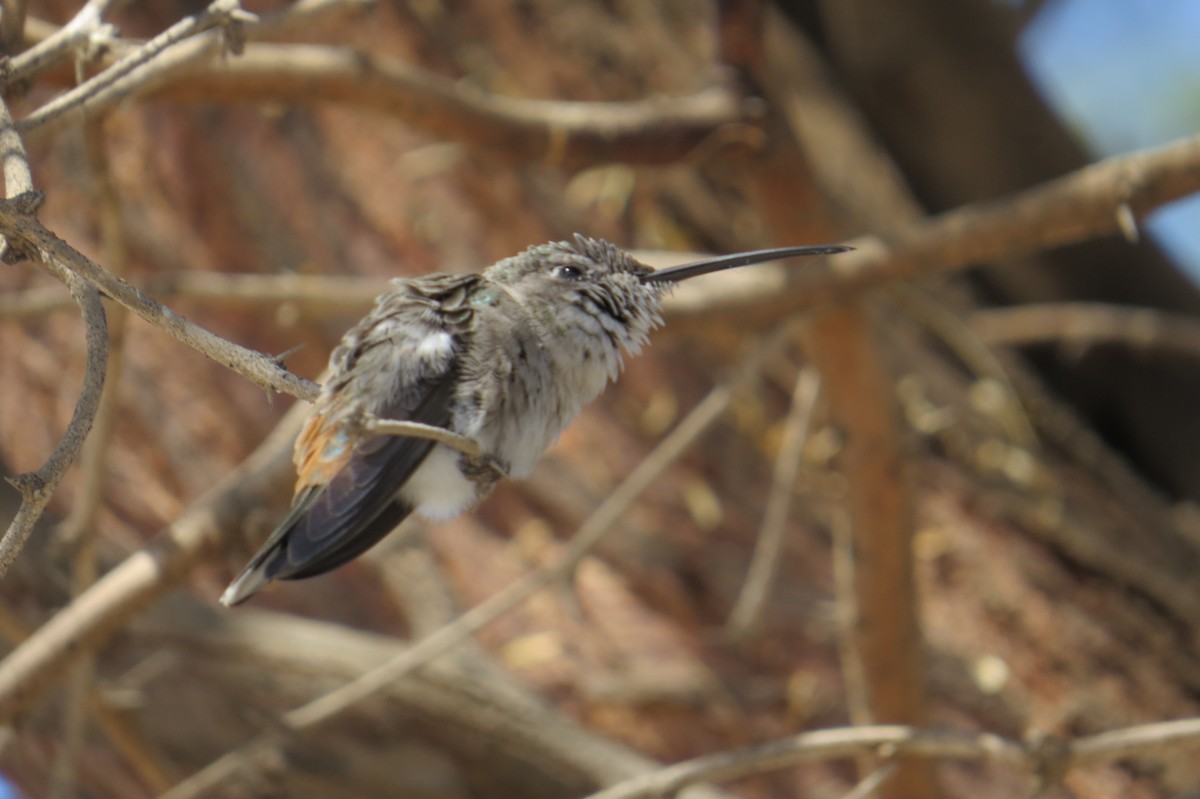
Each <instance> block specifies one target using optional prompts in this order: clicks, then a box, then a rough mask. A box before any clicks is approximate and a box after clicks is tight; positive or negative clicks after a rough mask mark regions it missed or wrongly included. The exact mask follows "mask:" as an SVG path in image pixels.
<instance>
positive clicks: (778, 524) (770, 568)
mask: <svg viewBox="0 0 1200 799" xmlns="http://www.w3.org/2000/svg"><path fill="white" fill-rule="evenodd" d="M820 386H821V379H820V378H819V377H818V376H817V374H816V373H815V372H813V371H812V370H810V369H803V370H801V371H800V374H799V375H798V376H797V377H796V386H795V388H794V390H793V391H792V405H791V409H790V410H789V412H788V416H787V420H786V421H785V422H784V428H783V441H782V443H781V444H780V446H779V454H778V455H777V456H776V457H775V469H774V472H773V473H772V475H771V493H770V494H769V495H768V496H767V506H766V510H765V511H763V520H762V526H761V527H760V528H759V531H758V543H757V544H756V545H755V547H754V557H753V559H752V560H751V561H750V569H749V570H748V572H747V574H746V582H745V584H744V585H743V586H742V592H741V594H739V595H738V598H737V602H735V603H734V606H733V611H732V612H730V614H729V621H728V622H727V624H726V629H727V631H728V632H729V634H730V635H732V636H734V637H735V638H736V637H743V636H746V635H748V634H749V633H750V632H751V631H752V630H753V628H754V626H755V624H757V623H758V621H759V616H760V614H761V612H762V607H763V603H764V602H766V600H767V596H768V594H769V592H770V590H771V586H772V584H773V583H774V580H775V574H776V572H777V571H778V567H779V556H780V553H781V551H782V550H783V543H784V531H785V530H786V528H787V518H788V511H789V509H790V507H791V500H792V492H793V491H794V490H795V485H796V475H797V474H799V472H800V461H801V458H802V456H803V454H804V442H805V441H806V440H807V439H808V430H809V426H810V424H811V423H812V415H813V409H814V408H816V405H817V395H818V392H819V391H820Z"/></svg>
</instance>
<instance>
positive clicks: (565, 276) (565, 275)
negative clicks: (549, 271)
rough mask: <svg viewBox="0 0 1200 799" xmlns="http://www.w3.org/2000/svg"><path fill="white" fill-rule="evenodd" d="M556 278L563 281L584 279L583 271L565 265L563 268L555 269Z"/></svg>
mask: <svg viewBox="0 0 1200 799" xmlns="http://www.w3.org/2000/svg"><path fill="white" fill-rule="evenodd" d="M554 276H555V277H557V278H560V279H561V280H578V279H579V278H581V277H583V270H582V269H580V268H579V267H578V266H572V265H571V264H563V265H562V266H556V267H554Z"/></svg>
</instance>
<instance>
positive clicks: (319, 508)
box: [222, 275, 477, 604]
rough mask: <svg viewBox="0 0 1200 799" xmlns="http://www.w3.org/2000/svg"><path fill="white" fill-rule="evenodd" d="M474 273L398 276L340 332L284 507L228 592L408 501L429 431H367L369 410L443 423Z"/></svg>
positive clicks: (281, 575)
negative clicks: (423, 434) (405, 491)
mask: <svg viewBox="0 0 1200 799" xmlns="http://www.w3.org/2000/svg"><path fill="white" fill-rule="evenodd" d="M475 279H477V278H476V276H474V275H470V276H456V277H448V276H443V277H439V278H437V279H424V280H421V281H405V282H400V283H398V284H397V288H396V290H395V291H393V292H391V293H389V294H387V295H384V296H383V297H381V298H380V300H379V302H378V303H377V305H376V307H375V309H374V310H373V311H372V312H371V313H370V314H369V315H368V316H367V317H365V318H364V319H363V320H362V321H361V322H360V323H359V324H358V325H356V326H355V327H354V328H353V329H352V330H351V331H349V332H348V333H347V334H346V336H345V337H344V338H343V339H342V342H341V344H340V345H339V346H338V348H337V349H336V350H335V351H334V353H333V355H332V356H331V358H330V369H329V372H328V374H327V376H326V379H325V382H324V385H323V387H322V392H321V396H320V397H319V398H318V400H317V403H316V407H315V408H314V409H313V413H312V415H311V416H310V417H309V419H308V420H307V421H306V423H305V426H304V428H303V429H302V430H301V433H300V436H299V437H298V438H297V441H296V451H295V461H296V465H297V471H298V478H297V483H296V498H295V500H294V503H293V505H292V509H291V511H290V512H289V513H288V515H287V517H286V518H285V519H284V520H283V522H281V523H280V525H279V527H277V528H276V529H275V531H274V532H273V533H272V534H271V536H270V538H268V540H267V542H266V543H265V544H264V545H263V547H262V548H261V549H260V550H259V552H258V554H256V555H255V556H254V558H253V559H251V561H250V563H249V564H248V565H247V566H246V568H245V569H244V570H243V571H242V574H241V575H240V576H239V577H238V579H237V580H235V581H234V583H233V584H232V585H230V587H229V589H228V590H227V591H226V593H225V596H223V597H222V601H223V602H225V603H226V604H236V603H237V602H240V601H242V600H244V599H246V598H248V597H249V596H251V595H252V594H253V593H255V592H256V591H257V590H259V589H260V588H261V587H262V586H264V585H266V583H267V582H269V581H270V580H273V579H284V580H286V579H298V578H301V577H311V576H314V575H317V574H321V573H323V572H326V571H329V570H330V569H333V568H336V567H337V566H340V565H342V564H343V563H345V562H346V561H348V560H350V559H352V558H354V557H356V556H357V555H359V554H361V553H362V552H364V551H366V550H367V549H368V548H370V547H371V546H372V545H374V544H375V543H376V542H377V541H379V540H380V539H381V538H383V536H385V535H387V533H388V532H389V531H391V530H392V529H393V528H394V527H395V526H396V525H397V524H399V523H400V521H402V520H403V519H404V517H405V516H407V515H408V514H409V512H411V510H412V509H411V508H409V507H407V506H405V505H404V504H403V503H402V502H400V501H399V500H397V492H398V491H399V490H400V488H401V487H402V486H403V485H404V483H405V482H406V481H407V480H408V479H409V478H410V477H411V476H412V474H413V472H414V471H416V469H417V468H418V467H419V466H420V465H421V462H422V461H423V460H424V459H425V456H426V455H428V454H429V451H430V449H432V448H433V446H434V444H433V442H431V441H429V440H427V439H420V438H409V437H403V436H390V435H372V434H367V433H364V432H363V431H362V421H363V418H364V416H365V415H368V414H369V415H374V416H376V417H378V418H381V419H397V420H405V421H414V422H420V423H422V424H428V425H434V426H437V427H446V426H447V425H449V423H450V421H451V420H450V414H451V406H452V401H453V397H454V392H455V388H456V386H457V367H458V361H459V357H460V353H459V352H458V341H460V339H461V332H462V331H461V329H460V328H461V326H462V325H464V324H465V323H466V320H467V318H468V317H467V315H466V314H465V313H462V311H463V309H465V308H467V306H466V296H467V290H468V289H469V288H470V285H471V284H472V283H473V282H474V280H475Z"/></svg>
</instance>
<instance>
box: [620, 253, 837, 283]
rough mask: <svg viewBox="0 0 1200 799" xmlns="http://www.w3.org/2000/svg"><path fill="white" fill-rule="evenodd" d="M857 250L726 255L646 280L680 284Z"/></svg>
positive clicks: (661, 271)
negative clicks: (758, 266) (710, 275)
mask: <svg viewBox="0 0 1200 799" xmlns="http://www.w3.org/2000/svg"><path fill="white" fill-rule="evenodd" d="M853 249H854V248H853V247H846V246H844V245H841V244H818V245H815V246H810V247H776V248H774V249H771V250H752V251H751V252H736V253H734V254H733V255H722V256H720V257H718V258H708V259H706V260H703V261H695V262H694V263H690V264H683V265H682V266H671V267H668V268H666V269H659V270H656V271H654V272H651V273H649V274H647V275H643V276H642V282H643V283H678V282H679V281H681V280H687V279H688V278H690V277H697V276H699V275H707V274H708V273H709V272H720V271H721V270H722V269H734V268H736V267H739V266H749V265H750V264H760V263H762V262H763V261H778V260H780V259H783V258H799V257H802V256H810V257H811V256H814V255H835V254H837V253H839V252H848V251H849V250H853Z"/></svg>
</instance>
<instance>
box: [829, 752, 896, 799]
mask: <svg viewBox="0 0 1200 799" xmlns="http://www.w3.org/2000/svg"><path fill="white" fill-rule="evenodd" d="M899 768H900V764H899V763H896V762H895V761H891V762H888V763H884V764H883V765H882V766H880V767H879V768H877V769H875V770H874V771H872V772H871V773H870V774H868V775H867V776H865V777H863V778H862V779H861V780H859V781H858V784H857V785H855V786H854V788H853V790H851V791H850V793H848V794H846V795H845V796H843V797H842V799H868V797H870V796H871V795H872V794H874V793H875V791H877V790H879V788H880V787H881V786H882V785H883V784H884V783H886V782H887V781H888V780H890V779H891V778H892V777H893V776H894V775H895V773H896V771H897V770H899Z"/></svg>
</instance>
